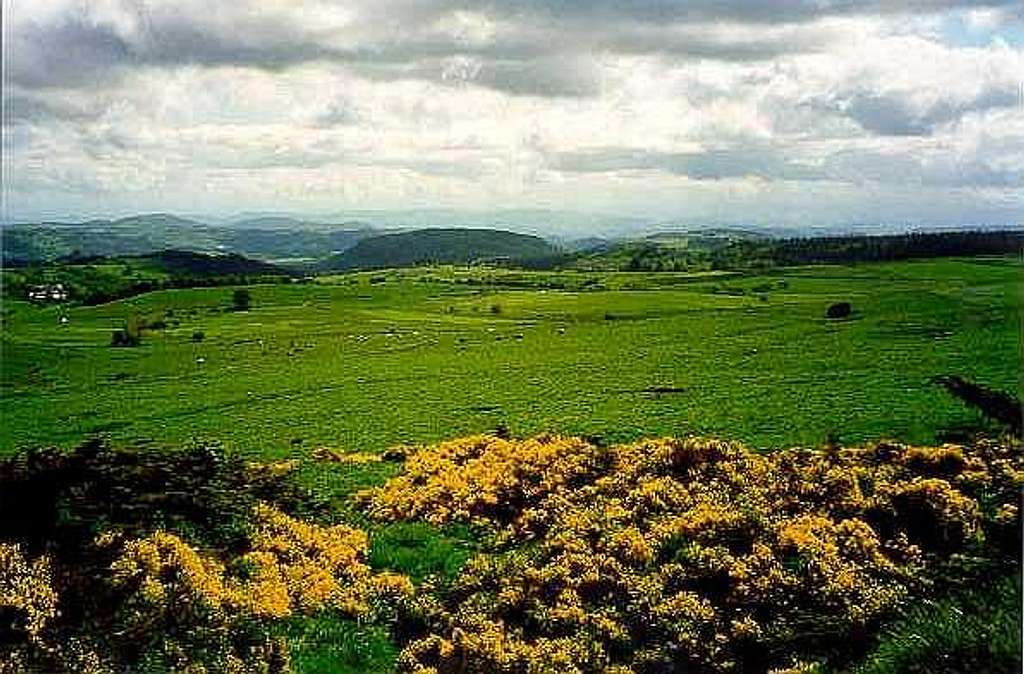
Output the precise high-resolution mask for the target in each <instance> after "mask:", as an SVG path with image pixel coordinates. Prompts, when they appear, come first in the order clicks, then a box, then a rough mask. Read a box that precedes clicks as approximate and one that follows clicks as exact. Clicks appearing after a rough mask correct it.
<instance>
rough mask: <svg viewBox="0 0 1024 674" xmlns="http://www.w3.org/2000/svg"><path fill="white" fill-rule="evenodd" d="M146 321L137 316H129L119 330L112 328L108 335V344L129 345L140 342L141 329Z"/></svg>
mask: <svg viewBox="0 0 1024 674" xmlns="http://www.w3.org/2000/svg"><path fill="white" fill-rule="evenodd" d="M145 327H146V323H145V321H143V320H142V319H140V318H139V317H138V316H130V317H129V318H128V320H126V321H125V322H124V326H123V327H122V328H121V329H119V330H114V331H113V333H111V335H110V346H116V347H122V346H124V347H131V346H138V345H139V344H141V343H142V331H143V330H144V329H145Z"/></svg>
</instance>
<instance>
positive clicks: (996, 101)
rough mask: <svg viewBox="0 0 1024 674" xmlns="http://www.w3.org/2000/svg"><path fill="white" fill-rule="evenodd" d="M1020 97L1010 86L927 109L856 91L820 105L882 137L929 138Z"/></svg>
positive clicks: (895, 97) (891, 95)
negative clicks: (941, 128)
mask: <svg viewBox="0 0 1024 674" xmlns="http://www.w3.org/2000/svg"><path fill="white" fill-rule="evenodd" d="M1018 102H1019V94H1018V93H1017V92H1016V91H1015V90H1014V89H1013V88H1011V87H995V88H992V89H987V90H985V91H982V92H981V93H979V94H978V95H977V96H975V97H973V98H971V99H969V100H962V101H955V100H951V99H949V98H943V99H939V100H938V101H936V102H934V103H932V104H931V105H929V106H927V107H926V108H924V109H918V108H916V107H915V106H914V105H913V104H912V103H911V102H910V101H908V100H907V99H906V98H905V97H904V96H900V95H899V94H894V93H884V94H876V93H872V92H857V93H855V94H852V95H849V96H845V97H842V98H838V99H833V100H830V101H826V102H825V103H823V104H821V106H822V107H823V108H825V109H828V110H832V111H834V112H839V113H840V114H843V115H845V116H847V117H849V118H850V119H852V120H853V121H855V122H856V123H857V124H859V125H860V126H861V128H863V129H864V130H866V131H869V132H871V133H874V134H877V135H882V136H926V135H930V134H931V133H933V132H934V131H935V129H936V128H937V127H939V126H941V125H943V124H947V123H949V122H954V121H956V120H958V119H960V118H961V117H963V116H964V115H966V114H968V113H971V112H982V111H985V110H990V109H993V108H1008V107H1013V106H1015V105H1017V104H1018Z"/></svg>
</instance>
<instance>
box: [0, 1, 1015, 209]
mask: <svg viewBox="0 0 1024 674" xmlns="http://www.w3.org/2000/svg"><path fill="white" fill-rule="evenodd" d="M3 3H4V4H3V10H4V11H3V23H4V25H3V31H4V33H3V37H4V39H3V48H4V54H3V57H4V58H3V119H2V132H3V151H4V153H3V154H4V162H3V168H4V175H3V204H2V206H3V213H2V214H0V215H2V216H3V217H4V218H5V219H8V220H10V219H33V218H85V217H101V216H117V215H124V214H128V213H137V212H151V211H165V212H177V213H188V214H205V215H208V216H211V217H213V216H221V217H225V216H228V215H230V214H232V213H238V212H243V211H244V212H254V211H265V212H282V213H292V214H297V215H310V216H312V215H315V214H326V213H337V212H342V211H346V210H353V209H369V210H381V211H388V210H399V209H454V210H456V211H484V212H491V211H500V210H503V209H548V210H555V211H571V212H578V213H602V214H612V215H615V216H623V217H629V218H631V219H640V220H650V221H658V222H666V223H673V222H677V223H704V224H739V223H760V224H763V225H785V226H802V225H812V226H817V227H822V226H824V227H829V226H837V227H838V226H842V225H846V224H850V223H894V224H901V225H909V226H914V227H918V228H924V227H932V226H935V227H938V226H950V225H956V226H962V225H965V224H985V225H1010V224H1019V223H1021V222H1022V221H1024V3H1020V2H1019V1H1015V2H1010V1H1007V0H991V1H984V0H982V1H975V2H968V1H966V0H903V1H897V0H864V1H858V0H691V1H684V0H630V1H626V0H617V1H613V0H518V1H515V2H512V1H498V0H491V1H489V2H488V1H474V0H464V1H461V2H457V1H453V0H432V1H428V0H359V1H343V0H337V1H335V0H313V1H311V2H301V3H300V2H294V1H293V0H264V1H260V2H247V1H245V0H232V1H231V2H212V1H211V0H173V1H168V2H165V1H163V0H90V1H84V0H3Z"/></svg>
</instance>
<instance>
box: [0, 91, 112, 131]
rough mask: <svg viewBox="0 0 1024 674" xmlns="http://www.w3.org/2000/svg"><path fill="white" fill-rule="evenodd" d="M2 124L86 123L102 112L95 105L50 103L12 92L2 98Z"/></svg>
mask: <svg viewBox="0 0 1024 674" xmlns="http://www.w3.org/2000/svg"><path fill="white" fill-rule="evenodd" d="M3 112H4V124H5V125H18V124H40V123H47V122H55V121H56V122H76V123H81V122H88V121H92V120H96V119H99V118H100V117H101V116H102V115H103V112H104V110H103V109H102V108H101V107H100V106H97V105H85V106H83V105H77V104H74V103H71V102H69V101H51V100H47V99H45V98H39V97H35V96H26V95H25V94H22V93H19V92H16V91H13V92H8V93H7V94H6V95H5V96H4V101H3Z"/></svg>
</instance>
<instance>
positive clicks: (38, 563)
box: [0, 542, 58, 640]
mask: <svg viewBox="0 0 1024 674" xmlns="http://www.w3.org/2000/svg"><path fill="white" fill-rule="evenodd" d="M57 599H58V597H57V593H56V592H55V591H54V589H53V582H52V574H51V571H50V560H49V559H47V558H46V557H37V558H36V559H34V560H29V559H28V558H27V557H26V556H25V554H24V553H23V552H22V550H21V547H20V546H19V545H17V544H11V543H2V542H0V608H4V609H8V611H7V612H6V613H9V614H13V615H16V616H18V617H19V618H20V620H19V622H20V623H21V624H20V625H14V626H8V625H3V626H2V627H3V628H8V627H15V628H18V629H20V630H23V631H24V632H25V634H26V635H27V636H28V638H29V639H30V640H37V639H39V637H40V634H41V632H42V631H43V628H45V627H46V624H47V623H48V622H49V621H50V620H51V619H53V618H54V617H55V616H56V615H57Z"/></svg>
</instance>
